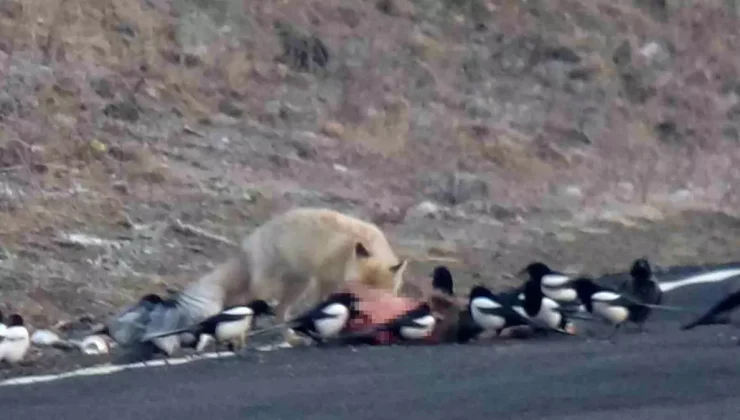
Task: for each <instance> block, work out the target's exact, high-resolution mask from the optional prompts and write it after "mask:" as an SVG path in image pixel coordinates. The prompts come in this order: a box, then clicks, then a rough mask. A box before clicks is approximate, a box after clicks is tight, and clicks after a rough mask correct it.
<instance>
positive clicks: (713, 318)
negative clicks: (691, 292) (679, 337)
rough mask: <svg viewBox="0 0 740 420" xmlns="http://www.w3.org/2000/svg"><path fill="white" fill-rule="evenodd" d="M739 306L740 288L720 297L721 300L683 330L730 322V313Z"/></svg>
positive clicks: (682, 328) (683, 327)
mask: <svg viewBox="0 0 740 420" xmlns="http://www.w3.org/2000/svg"><path fill="white" fill-rule="evenodd" d="M738 306H740V290H737V291H735V292H733V293H730V294H729V295H727V296H725V297H724V298H722V299H720V300H719V302H717V303H715V304H714V305H712V307H711V308H709V310H707V311H706V312H705V313H704V314H702V315H701V316H700V317H698V318H696V319H695V320H693V321H691V322H689V323H688V324H686V325H684V326H682V327H681V330H684V331H685V330H690V329H693V328H696V327H698V326H700V325H724V324H730V323H731V319H730V313H731V312H732V311H734V310H735V309H736V308H737V307H738Z"/></svg>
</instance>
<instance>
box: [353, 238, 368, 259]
mask: <svg viewBox="0 0 740 420" xmlns="http://www.w3.org/2000/svg"><path fill="white" fill-rule="evenodd" d="M355 255H356V256H357V257H358V258H368V257H369V256H370V251H368V250H367V248H365V245H363V244H362V243H361V242H357V243H356V244H355Z"/></svg>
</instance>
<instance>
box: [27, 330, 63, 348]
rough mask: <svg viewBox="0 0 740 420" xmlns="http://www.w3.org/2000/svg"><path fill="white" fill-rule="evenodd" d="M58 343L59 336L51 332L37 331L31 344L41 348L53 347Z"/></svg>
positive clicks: (32, 336) (32, 337)
mask: <svg viewBox="0 0 740 420" xmlns="http://www.w3.org/2000/svg"><path fill="white" fill-rule="evenodd" d="M58 341H59V336H58V335H57V334H56V333H54V332H52V331H49V330H36V331H34V333H33V335H31V343H33V344H34V345H35V346H39V347H46V346H52V345H54V344H55V343H56V342H58Z"/></svg>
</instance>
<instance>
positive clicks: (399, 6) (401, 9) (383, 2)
mask: <svg viewBox="0 0 740 420" xmlns="http://www.w3.org/2000/svg"><path fill="white" fill-rule="evenodd" d="M375 8H376V9H378V10H379V11H381V12H383V13H385V14H387V15H389V16H393V17H407V18H410V17H413V16H414V4H413V3H412V2H410V1H409V0H378V1H377V2H376V3H375Z"/></svg>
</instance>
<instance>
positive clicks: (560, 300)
mask: <svg viewBox="0 0 740 420" xmlns="http://www.w3.org/2000/svg"><path fill="white" fill-rule="evenodd" d="M629 274H630V278H629V279H628V280H627V281H625V282H623V283H622V284H621V285H618V286H617V287H607V286H604V285H601V284H599V283H597V282H596V281H595V280H594V279H593V278H592V277H589V276H585V275H577V276H576V275H566V274H564V273H562V272H559V271H555V270H553V269H551V268H550V267H549V266H547V265H546V264H544V263H542V262H539V261H535V262H532V263H530V264H528V265H527V266H526V267H524V269H522V270H521V271H520V272H519V273H518V276H526V279H525V281H524V282H523V283H522V284H521V285H519V286H517V287H514V288H511V289H509V290H504V291H499V292H494V291H493V290H491V289H490V288H488V287H486V286H485V285H483V284H476V285H474V286H473V287H472V288H471V290H470V292H469V294H468V296H467V298H463V299H461V300H460V304H459V305H457V306H456V309H455V310H456V311H457V312H458V313H457V315H458V320H457V331H456V335H455V338H454V341H456V342H458V343H467V342H471V341H475V340H477V339H479V338H480V337H482V336H485V335H489V334H492V335H495V336H500V335H501V334H502V332H503V331H504V330H506V329H509V328H517V327H529V328H530V329H531V330H533V331H535V332H541V333H545V334H549V333H555V334H560V335H567V336H573V335H576V332H575V330H574V325H573V320H575V319H580V320H588V321H596V322H600V323H602V324H606V325H609V326H611V327H612V331H611V332H610V333H609V334H608V335H607V336H606V337H604V338H605V339H607V340H612V339H613V337H614V336H615V334H617V332H619V331H620V329H622V327H623V326H624V325H626V324H634V325H635V326H636V327H637V329H638V331H640V332H644V329H643V326H644V324H645V323H646V321H647V320H648V319H649V318H650V314H651V313H652V312H653V311H654V310H667V311H684V312H694V311H693V310H691V309H687V308H681V307H674V306H668V305H664V304H663V293H662V291H661V289H660V285H659V284H658V282H657V281H656V279H655V277H654V275H653V272H652V269H651V266H650V263H649V262H648V261H647V259H645V258H640V259H637V260H635V261H634V262H633V264H632V267H631V269H630V272H629ZM431 278H432V282H431V283H432V289H433V291H434V292H433V293H436V294H437V295H438V296H439V295H441V296H444V297H446V298H448V299H456V295H455V291H454V288H455V287H454V280H453V276H452V273H451V272H450V270H449V268H448V267H446V266H443V265H440V266H437V267H435V268H434V270H433V272H432V273H431ZM462 302H464V303H462ZM359 303H360V299H359V297H358V296H356V295H354V294H353V293H350V292H336V293H333V294H331V295H330V296H328V297H327V298H326V299H325V300H323V301H322V302H320V303H319V304H318V305H316V306H315V307H313V308H311V309H309V310H307V311H306V312H304V313H303V314H301V315H299V316H297V317H295V318H294V319H292V320H290V321H288V322H286V323H284V324H279V325H274V326H271V327H267V328H262V329H258V330H254V331H252V326H253V324H254V321H255V320H256V318H258V317H260V316H274V315H275V312H274V310H273V308H272V307H271V306H270V304H268V303H267V302H265V301H264V300H254V301H252V302H250V303H248V304H246V305H240V306H231V307H227V308H224V309H223V310H222V311H221V312H220V313H218V314H216V315H213V316H211V317H209V318H207V319H205V320H203V321H201V322H198V323H196V324H195V325H191V326H188V327H184V328H179V329H176V330H171V331H165V332H159V333H156V334H149V335H145V336H143V337H142V338H141V340H140V342H139V343H138V344H139V345H137V349H136V351H138V352H139V356H140V357H144V358H145V359H149V358H151V357H153V356H156V355H163V356H166V357H169V356H171V353H172V349H168V348H165V347H164V346H162V345H160V344H158V339H160V338H163V337H167V336H172V335H177V336H178V338H179V340H178V341H179V343H180V347H181V348H190V349H193V350H195V352H196V353H199V352H202V351H204V350H205V348H206V347H208V345H209V344H220V343H223V344H226V345H227V346H228V348H229V350H231V351H233V352H235V353H237V352H240V351H241V350H243V349H244V348H245V347H246V343H247V338H248V337H251V336H254V335H257V334H262V333H265V332H267V331H270V330H274V329H277V328H284V327H288V328H290V329H292V330H293V331H294V332H295V333H297V334H299V335H300V336H303V337H305V338H307V339H309V340H311V341H313V342H315V343H316V344H318V345H320V346H323V345H327V344H344V345H346V344H350V345H361V344H369V345H373V344H380V343H381V340H379V339H378V337H379V335H380V334H386V335H387V336H389V337H390V338H391V342H395V343H425V342H430V341H429V339H430V337H432V335H433V334H434V332H435V327H436V326H437V324H438V323H439V321H440V320H441V319H442V318H441V317H440V315H439V313H438V312H437V311H435V310H434V309H433V305H430V302H428V301H422V302H420V303H419V304H418V305H417V306H415V307H414V308H412V309H410V310H408V311H406V312H404V313H402V314H401V315H399V316H397V317H395V318H393V319H391V320H389V321H387V322H385V323H382V324H380V325H373V326H370V327H367V328H361V329H359V330H357V329H354V330H353V329H351V328H348V326H349V325H350V323H351V321H352V320H354V319H357V318H361V317H362V316H363V314H362V313H361V311H360V309H359ZM173 304H174V300H173V298H162V297H161V296H159V295H156V294H148V295H145V296H143V297H142V298H141V299H140V300H139V302H137V303H136V304H134V305H132V306H131V307H129V308H127V309H126V310H125V311H124V313H123V315H122V316H121V317H120V318H119V319H120V320H121V322H126V320H127V319H128V318H130V319H137V320H138V321H140V320H141V316H142V314H144V315H145V314H146V313H148V312H151V311H152V310H153V309H154V308H155V307H156V306H157V305H165V306H166V305H173ZM738 306H740V290H739V291H737V292H734V293H731V294H729V295H727V296H726V297H724V298H723V299H721V300H720V301H719V302H717V303H716V304H715V305H713V306H712V307H710V308H709V309H708V310H706V311H705V312H704V313H702V314H701V315H700V316H698V317H697V318H696V319H695V320H693V321H691V322H690V323H688V324H685V325H683V326H682V327H681V329H682V330H689V329H693V328H696V327H698V326H701V325H711V324H728V323H730V316H729V314H730V312H732V311H733V310H734V309H735V308H737V307H738ZM91 333H92V334H102V335H108V336H110V338H111V339H113V340H114V341H121V340H119V339H120V337H116V336H115V330H112V329H111V328H109V326H103V327H102V328H99V329H98V330H96V331H92V332H91ZM44 340H46V341H48V343H52V342H54V341H55V339H54V338H53V337H52V338H39V341H44ZM56 340H57V341H58V338H57V339H56ZM32 341H33V340H32V337H31V336H30V335H29V332H28V329H27V328H26V326H25V323H24V320H23V317H21V316H20V315H19V314H15V313H14V314H12V315H10V316H9V317H7V319H4V318H3V314H2V313H1V312H0V362H5V363H9V364H16V363H18V362H20V361H21V360H22V359H23V358H24V356H25V354H26V353H27V351H28V349H29V347H30V345H31V342H32ZM48 343H47V344H48ZM76 345H77V347H79V348H81V349H83V351H85V349H90V351H85V352H86V353H96V352H97V353H101V352H105V351H104V350H107V344H106V343H105V341H102V339H101V338H100V335H89V336H88V337H87V338H85V339H84V340H82V341H80V342H77V343H76ZM93 350H95V351H93Z"/></svg>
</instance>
